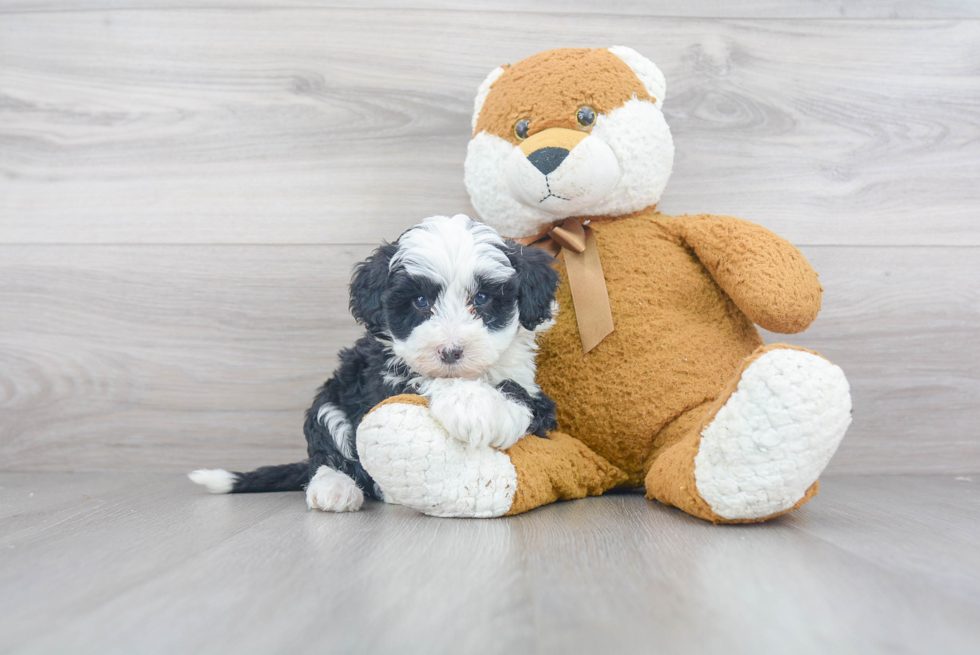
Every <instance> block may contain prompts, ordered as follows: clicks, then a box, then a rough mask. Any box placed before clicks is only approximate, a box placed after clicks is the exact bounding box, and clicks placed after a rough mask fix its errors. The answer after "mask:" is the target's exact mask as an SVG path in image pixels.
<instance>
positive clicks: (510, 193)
mask: <svg viewBox="0 0 980 655" xmlns="http://www.w3.org/2000/svg"><path fill="white" fill-rule="evenodd" d="M665 92H666V83H665V81H664V76H663V73H661V72H660V69H658V68H657V67H656V65H655V64H654V63H653V62H652V61H650V60H649V59H646V58H645V57H643V56H642V55H640V54H639V53H638V52H636V51H635V50H632V49H630V48H626V47H622V46H616V47H612V48H599V49H578V48H563V49H560V50H548V51H546V52H542V53H539V54H536V55H534V56H531V57H528V58H527V59H524V60H522V61H519V62H518V63H516V64H514V65H512V66H502V67H500V68H497V69H496V70H494V71H493V72H491V73H490V75H488V76H487V78H486V80H484V81H483V84H481V85H480V89H479V91H478V92H477V97H476V103H475V107H474V111H473V139H472V141H470V144H469V148H468V149H467V153H466V166H465V180H466V188H467V190H468V191H469V193H470V198H471V200H472V202H473V206H474V207H475V208H476V211H477V212H478V213H479V214H480V217H481V218H482V219H483V220H484V221H485V222H486V223H488V224H489V225H491V226H492V227H494V228H495V229H496V230H498V231H499V232H500V233H501V234H506V235H507V236H511V237H525V236H531V235H535V234H538V233H540V232H541V231H542V230H545V229H547V228H548V227H549V226H550V225H552V224H553V223H555V222H556V221H558V220H560V219H563V218H566V217H568V216H590V217H597V216H621V215H623V214H630V213H632V212H635V211H639V210H641V209H644V208H646V207H650V206H651V205H655V204H657V202H658V201H659V200H660V196H661V194H662V193H663V191H664V188H665V187H666V186H667V180H668V178H669V177H670V172H671V168H672V167H673V162H674V144H673V141H672V140H671V137H670V129H669V128H668V127H667V122H666V121H665V120H664V116H663V114H662V113H661V107H662V105H663V100H664V95H665Z"/></svg>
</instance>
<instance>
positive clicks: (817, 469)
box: [647, 346, 851, 522]
mask: <svg viewBox="0 0 980 655" xmlns="http://www.w3.org/2000/svg"><path fill="white" fill-rule="evenodd" d="M714 407H715V408H717V409H716V410H715V411H714V412H711V411H710V410H709V412H708V413H707V415H706V416H705V418H704V419H703V420H702V422H701V423H700V425H699V428H700V429H698V430H696V431H695V432H693V434H691V435H690V438H685V439H684V440H682V441H681V442H680V443H678V444H676V445H675V446H673V447H671V448H669V449H668V450H667V451H665V452H664V453H663V454H662V455H661V456H660V457H658V458H657V461H656V463H655V464H654V467H653V468H652V469H651V471H650V474H649V475H648V477H647V491H648V494H649V495H650V496H651V497H653V498H657V499H658V500H662V501H663V502H666V503H668V504H672V505H677V506H678V507H680V508H681V509H684V510H685V511H687V512H689V513H691V514H694V515H695V516H700V517H702V518H707V519H709V520H712V521H715V522H748V521H762V520H765V519H767V518H771V517H773V516H777V515H779V514H782V513H785V512H787V511H789V510H791V509H794V508H796V507H799V506H800V505H802V504H803V503H804V502H806V501H807V500H809V499H810V497H812V496H813V495H814V494H815V493H816V490H817V485H816V481H817V478H818V476H819V475H820V473H821V472H822V471H823V470H824V468H825V467H826V466H827V464H828V462H830V458H831V457H832V456H833V454H834V451H836V450H837V446H838V445H839V444H840V441H841V439H842V438H843V436H844V432H845V431H846V430H847V426H848V425H849V424H850V422H851V397H850V390H849V387H848V384H847V379H846V378H845V377H844V373H843V371H841V369H840V368H839V367H837V366H835V365H833V364H832V363H830V362H829V361H827V360H826V359H824V358H823V357H821V356H819V355H817V354H815V353H812V352H809V351H805V350H800V349H795V348H790V347H786V346H769V347H767V348H763V349H760V350H759V351H757V352H756V353H754V354H753V355H752V356H751V357H750V358H749V359H748V360H747V361H746V364H745V367H744V368H743V370H742V372H741V374H740V375H739V377H738V378H737V382H736V383H735V384H734V385H732V386H731V387H730V393H728V394H723V396H722V397H721V398H719V401H718V403H716V404H715V405H714ZM671 487H673V488H671Z"/></svg>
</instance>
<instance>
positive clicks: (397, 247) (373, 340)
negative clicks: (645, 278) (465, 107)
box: [190, 215, 558, 512]
mask: <svg viewBox="0 0 980 655" xmlns="http://www.w3.org/2000/svg"><path fill="white" fill-rule="evenodd" d="M552 261H553V260H552V258H551V257H550V256H548V254H547V253H545V252H544V251H543V250H540V249H538V248H534V247H525V246H521V245H519V244H516V243H514V242H513V241H509V240H507V241H505V240H504V239H502V238H501V237H500V235H499V234H497V232H496V231H494V230H493V229H492V228H490V227H489V226H487V225H484V224H482V223H478V222H476V221H474V220H472V219H470V218H468V217H466V216H463V215H457V216H453V217H451V218H449V217H445V216H434V217H432V218H428V219H426V220H424V221H423V222H422V223H420V224H419V225H416V226H415V227H413V228H411V229H409V230H408V231H406V232H405V233H404V234H402V235H401V236H400V237H399V238H398V240H397V241H395V243H391V244H384V245H382V246H381V247H380V248H378V249H377V250H375V251H374V253H372V254H371V256H370V257H368V258H367V260H366V261H364V262H361V263H360V264H358V265H357V266H356V267H355V268H354V274H353V277H352V279H351V284H350V310H351V313H352V314H353V315H354V318H355V319H356V320H357V322H358V323H360V324H361V325H363V326H364V327H365V328H366V333H365V335H364V336H363V337H361V338H360V339H359V340H358V341H357V343H355V344H354V347H353V348H348V349H345V350H343V351H341V353H340V366H339V367H338V368H337V370H336V371H334V374H333V377H331V378H330V379H329V380H327V381H326V383H325V384H324V385H323V386H322V387H321V388H320V390H319V392H318V393H317V395H316V399H315V400H314V401H313V405H312V406H311V407H310V409H309V410H307V412H306V424H305V427H304V431H305V433H306V442H307V447H308V448H307V451H308V454H309V459H308V460H306V461H303V462H297V463H295V464H285V465H281V466H266V467H262V468H260V469H257V470H255V471H251V472H248V473H236V472H232V471H225V470H223V469H203V470H198V471H194V472H193V473H191V474H190V478H191V480H193V481H194V482H196V483H198V484H202V485H204V486H206V487H207V488H208V490H209V491H211V492H213V493H252V492H264V491H299V490H302V489H303V488H305V489H306V502H307V505H308V506H309V507H310V509H319V510H323V511H333V512H345V511H356V510H358V509H360V508H361V505H362V504H363V502H364V497H365V495H366V496H368V497H369V498H375V499H381V498H383V496H384V492H383V491H382V490H381V489H380V488H379V487H378V486H377V485H376V484H375V483H374V481H373V480H372V479H371V477H370V476H369V475H368V474H367V472H365V470H364V468H363V467H362V466H361V464H360V462H359V461H358V458H357V448H356V447H355V440H356V433H357V426H358V424H359V423H360V422H361V419H362V418H363V417H364V415H365V414H366V413H367V412H368V411H370V410H371V408H372V407H374V406H375V405H376V404H378V403H379V402H381V401H382V400H384V399H386V398H390V397H391V396H396V395H398V394H403V393H415V394H419V395H421V396H424V397H425V398H427V399H428V401H429V408H430V410H431V412H432V414H433V416H434V417H435V418H436V419H437V420H438V421H439V422H440V423H442V425H443V427H445V429H446V431H447V433H448V434H449V435H450V437H452V438H454V439H458V440H459V441H461V442H463V443H467V444H471V445H472V446H473V447H486V446H491V447H494V448H499V449H502V450H503V449H507V448H509V447H510V446H512V445H514V443H516V442H517V441H518V440H519V439H520V438H521V437H523V436H525V435H527V434H535V435H538V436H540V437H544V436H545V435H546V433H547V432H548V431H549V430H552V429H554V428H555V427H556V421H555V404H554V403H553V402H552V401H551V399H550V398H548V397H547V396H545V395H544V394H542V393H541V390H540V389H539V388H538V386H537V384H536V383H535V381H534V377H535V368H536V366H535V354H536V350H537V346H536V343H535V337H536V335H537V333H540V332H543V331H544V330H547V329H548V328H550V327H551V326H552V325H553V324H554V319H553V314H554V313H555V311H556V310H557V304H556V303H555V301H554V295H555V289H556V287H557V285H558V275H557V273H556V272H555V271H554V269H552V267H551V263H552Z"/></svg>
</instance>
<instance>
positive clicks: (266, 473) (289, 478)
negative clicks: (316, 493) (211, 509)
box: [187, 461, 310, 494]
mask: <svg viewBox="0 0 980 655" xmlns="http://www.w3.org/2000/svg"><path fill="white" fill-rule="evenodd" d="M187 477H189V478H190V479H191V481H193V482H196V483H197V484H200V485H203V486H205V487H207V489H208V491H210V492H211V493H213V494H252V493H261V492H264V491H302V490H303V489H304V488H305V487H306V483H307V482H309V480H310V465H309V462H305V461H304V462H296V463H295V464H281V465H279V466H263V467H262V468H258V469H255V470H254V471H249V472H248V473H238V472H236V471H226V470H224V469H198V470H197V471H192V472H191V473H188V474H187Z"/></svg>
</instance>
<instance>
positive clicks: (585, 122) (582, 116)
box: [575, 106, 595, 127]
mask: <svg viewBox="0 0 980 655" xmlns="http://www.w3.org/2000/svg"><path fill="white" fill-rule="evenodd" d="M575 118H576V119H577V120H578V124H579V125H581V126H582V127H590V126H591V125H593V124H594V123H595V110H594V109H592V107H587V106H586V107H579V108H578V114H576V115H575Z"/></svg>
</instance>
